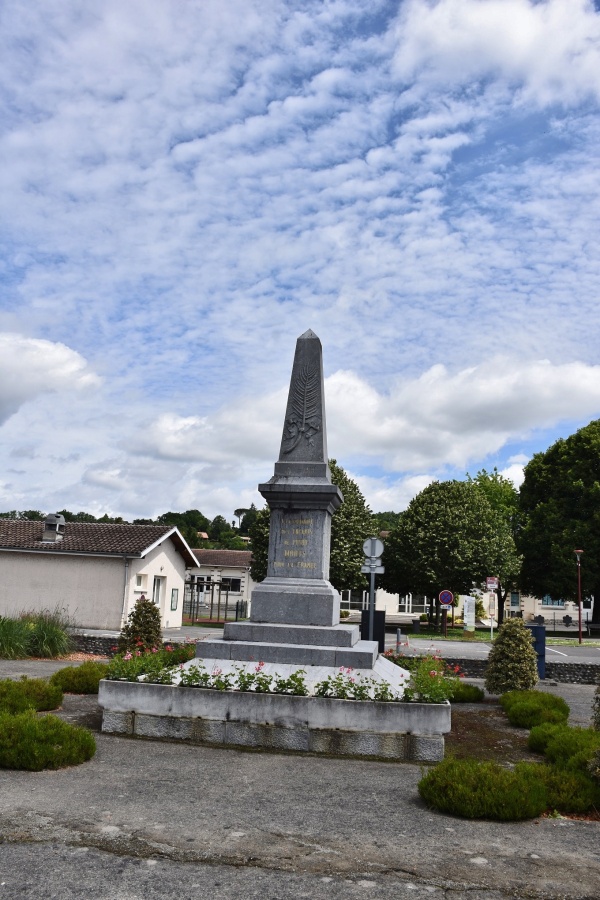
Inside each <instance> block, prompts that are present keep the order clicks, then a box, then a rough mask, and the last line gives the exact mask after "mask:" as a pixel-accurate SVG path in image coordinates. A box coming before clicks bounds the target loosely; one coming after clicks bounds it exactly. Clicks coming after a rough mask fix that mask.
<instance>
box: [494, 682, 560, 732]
mask: <svg viewBox="0 0 600 900" xmlns="http://www.w3.org/2000/svg"><path fill="white" fill-rule="evenodd" d="M500 705H501V706H502V708H503V710H504V711H505V713H506V714H507V716H508V721H509V722H510V724H511V725H516V726H517V728H533V727H534V726H535V725H541V724H542V723H543V722H552V723H555V724H560V723H561V722H563V723H566V722H567V719H568V718H569V705H568V703H566V702H565V701H564V700H563V699H562V697H556V696H554V694H546V693H543V692H542V691H509V692H508V693H506V694H504V695H503V696H502V697H501V698H500Z"/></svg>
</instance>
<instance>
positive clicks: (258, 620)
mask: <svg viewBox="0 0 600 900" xmlns="http://www.w3.org/2000/svg"><path fill="white" fill-rule="evenodd" d="M327 459H328V457H327V430H326V426H325V403H324V391H323V353H322V348H321V341H320V340H319V338H318V337H317V335H316V334H315V333H314V332H313V331H307V332H305V334H303V335H301V337H299V338H298V340H297V342H296V353H295V356H294V365H293V368H292V377H291V381H290V390H289V395H288V401H287V408H286V412H285V421H284V425H283V435H282V438H281V449H280V452H279V460H278V461H277V462H276V463H275V474H274V475H273V477H272V478H271V479H270V481H267V482H266V483H265V484H260V485H259V486H258V489H259V491H260V493H261V494H262V495H263V497H264V498H265V500H266V501H267V503H268V505H269V508H270V510H271V529H270V534H269V561H268V568H267V577H266V578H265V580H264V581H263V582H261V583H260V584H259V585H257V587H255V588H254V590H253V592H252V604H251V613H250V622H235V623H234V622H231V623H228V624H226V625H225V631H224V634H223V640H222V641H218V640H208V641H202V642H201V643H199V644H198V647H197V652H196V655H197V656H201V657H204V658H213V659H215V658H216V659H235V660H262V661H263V662H279V663H296V664H298V665H303V666H307V665H308V666H336V667H339V666H349V667H352V668H361V669H365V668H367V669H371V668H372V667H373V665H374V663H375V660H376V659H377V655H378V651H377V643H376V642H375V641H361V640H360V639H359V627H358V625H340V624H339V621H340V596H339V593H338V592H337V591H336V589H335V588H334V587H333V586H332V585H331V584H330V582H329V554H330V536H331V516H332V514H333V513H334V512H335V510H336V509H337V508H338V507H339V506H340V504H341V503H343V499H344V498H343V497H342V493H341V491H340V489H339V488H338V487H337V486H336V485H334V484H332V483H331V474H330V471H329V466H328V464H327Z"/></svg>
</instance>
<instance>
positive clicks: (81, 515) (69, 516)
mask: <svg viewBox="0 0 600 900" xmlns="http://www.w3.org/2000/svg"><path fill="white" fill-rule="evenodd" d="M58 512H59V513H60V514H61V516H64V517H65V522H95V521H96V516H93V515H92V514H91V513H87V512H77V513H73V512H71V511H70V510H68V509H59V510H58Z"/></svg>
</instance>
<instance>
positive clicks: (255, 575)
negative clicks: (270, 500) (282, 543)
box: [249, 506, 271, 581]
mask: <svg viewBox="0 0 600 900" xmlns="http://www.w3.org/2000/svg"><path fill="white" fill-rule="evenodd" d="M270 521H271V510H270V509H269V507H268V506H264V507H263V508H262V509H259V510H257V511H256V516H255V517H254V522H252V524H251V525H250V528H249V535H250V543H251V545H252V564H251V566H250V575H251V577H252V579H253V580H254V581H263V580H264V579H265V578H266V577H267V561H268V558H269V524H270Z"/></svg>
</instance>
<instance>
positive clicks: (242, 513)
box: [233, 506, 248, 530]
mask: <svg viewBox="0 0 600 900" xmlns="http://www.w3.org/2000/svg"><path fill="white" fill-rule="evenodd" d="M247 512H248V510H247V509H246V507H244V506H240V507H238V509H234V511H233V514H234V516H235V517H236V519H237V520H238V530H239V529H240V528H241V524H242V517H243V516H245V515H246V513H247Z"/></svg>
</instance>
